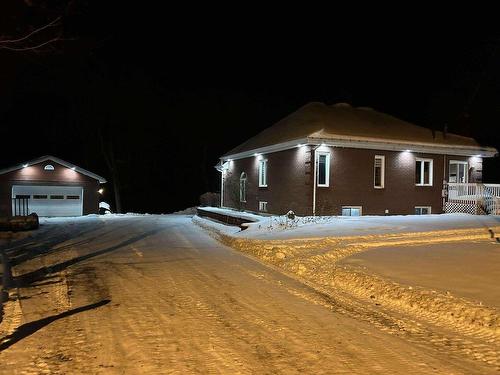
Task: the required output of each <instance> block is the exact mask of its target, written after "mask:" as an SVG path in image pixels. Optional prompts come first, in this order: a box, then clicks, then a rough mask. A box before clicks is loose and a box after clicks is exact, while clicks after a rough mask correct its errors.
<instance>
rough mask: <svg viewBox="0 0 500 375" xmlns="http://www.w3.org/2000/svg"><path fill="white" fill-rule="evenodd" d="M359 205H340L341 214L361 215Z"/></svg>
mask: <svg viewBox="0 0 500 375" xmlns="http://www.w3.org/2000/svg"><path fill="white" fill-rule="evenodd" d="M362 210H363V208H362V207H361V206H342V216H361V214H362Z"/></svg>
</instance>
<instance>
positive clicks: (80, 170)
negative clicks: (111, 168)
mask: <svg viewBox="0 0 500 375" xmlns="http://www.w3.org/2000/svg"><path fill="white" fill-rule="evenodd" d="M47 160H50V161H54V162H56V163H58V164H61V165H64V166H65V167H67V168H71V169H74V170H75V171H76V172H78V173H81V174H84V175H86V176H89V177H92V178H95V179H96V180H98V181H99V182H100V183H101V184H104V183H106V182H107V181H106V179H105V178H104V177H101V176H99V175H97V174H95V173H92V172H89V171H87V170H86V169H83V168H80V167H79V166H77V165H75V164H72V163H68V162H67V161H64V160H62V159H59V158H57V157H55V156H51V155H45V156H41V157H39V158H37V159H33V160H30V161H27V162H24V163H20V164H19V165H16V166H13V167H10V168H5V169H0V174H5V173H9V172H12V171H15V170H17V169H21V168H23V167H27V166H30V165H34V164H38V163H43V162H44V161H47Z"/></svg>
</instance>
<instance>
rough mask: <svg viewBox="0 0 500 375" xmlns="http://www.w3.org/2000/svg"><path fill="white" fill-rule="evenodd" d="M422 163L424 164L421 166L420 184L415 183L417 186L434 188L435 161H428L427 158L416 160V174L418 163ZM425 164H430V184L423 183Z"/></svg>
mask: <svg viewBox="0 0 500 375" xmlns="http://www.w3.org/2000/svg"><path fill="white" fill-rule="evenodd" d="M418 161H420V162H422V163H421V164H420V182H416V181H415V186H433V185H432V184H433V182H434V181H433V175H434V159H427V158H415V172H416V169H417V162H418ZM425 162H428V163H429V183H428V184H425V183H423V182H422V181H424V165H425Z"/></svg>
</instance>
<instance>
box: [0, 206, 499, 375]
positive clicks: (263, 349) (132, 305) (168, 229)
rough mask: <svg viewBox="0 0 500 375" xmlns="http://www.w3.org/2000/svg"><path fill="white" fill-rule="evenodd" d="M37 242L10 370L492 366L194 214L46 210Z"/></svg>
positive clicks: (10, 342) (15, 313)
mask: <svg viewBox="0 0 500 375" xmlns="http://www.w3.org/2000/svg"><path fill="white" fill-rule="evenodd" d="M34 243H35V245H36V244H40V246H42V244H43V246H45V247H46V248H48V249H50V251H49V252H48V253H46V255H44V256H39V257H36V258H34V259H32V260H29V261H27V262H25V263H22V264H20V265H19V266H18V267H17V268H16V269H15V271H16V272H17V273H18V275H23V274H24V275H28V273H29V272H30V274H29V277H25V278H22V279H21V280H23V281H24V282H25V283H26V287H24V288H21V289H20V294H21V299H20V300H19V301H18V302H16V303H14V302H11V303H9V305H8V306H7V308H6V315H5V319H4V321H3V322H2V324H0V373H2V374H17V373H34V374H38V373H70V374H80V373H82V374H91V373H103V374H170V373H176V374H189V373H200V374H210V373H227V374H239V373H243V374H268V373H287V374H293V373H303V374H321V373H328V374H331V373H346V374H352V373H363V374H368V373H369V374H371V373H382V374H388V373H412V374H417V373H454V374H455V373H464V374H465V373H489V372H492V371H493V370H494V369H493V368H491V367H485V366H486V365H485V364H482V363H481V362H475V361H471V360H469V359H466V358H463V356H461V355H460V354H459V352H455V351H454V350H453V348H449V350H448V349H447V348H446V347H444V346H433V345H432V344H429V345H426V343H425V341H424V339H423V338H418V337H416V336H411V335H410V333H408V332H404V330H402V329H401V328H400V327H399V326H397V325H396V324H395V323H394V322H395V321H397V320H398V317H396V318H394V320H391V319H390V318H389V317H386V316H383V315H382V314H378V313H377V312H376V310H375V308H373V307H371V308H369V307H366V309H365V308H364V307H363V305H362V304H360V303H356V302H355V301H352V302H350V301H349V300H348V299H340V300H336V299H332V298H330V297H327V296H325V295H324V294H322V293H321V292H318V291H316V290H314V289H312V288H310V287H308V286H306V285H304V284H302V283H300V282H298V281H296V280H294V279H292V278H290V277H288V276H285V275H283V274H282V273H280V272H278V271H276V270H274V269H271V268H269V267H268V266H265V265H263V264H261V263H259V262H257V261H256V260H253V259H251V258H248V257H247V256H245V255H243V254H241V253H238V252H236V251H234V250H232V249H229V248H227V247H225V246H223V245H221V244H220V243H218V242H216V241H215V240H213V239H212V238H211V237H209V236H208V235H207V234H206V233H205V232H204V231H203V230H202V229H200V228H199V227H197V226H195V225H194V224H193V223H192V222H191V219H190V218H188V217H185V216H170V215H166V216H137V217H134V216H131V217H130V216H124V217H108V218H102V217H101V218H99V217H93V218H92V217H91V218H83V219H70V220H64V221H58V220H52V221H51V220H47V221H46V222H45V225H44V227H43V228H42V232H41V234H40V238H38V239H37V240H36V241H34ZM32 245H33V243H32ZM49 266H51V268H47V267H49ZM44 267H45V268H44ZM37 270H38V272H37ZM40 270H42V271H43V272H41V271H40ZM33 271H35V272H33ZM50 272H52V273H50ZM21 312H22V313H23V315H21ZM20 324H25V325H24V326H22V327H21V329H18V330H17V331H14V332H13V333H12V334H11V335H10V336H9V337H8V339H7V340H6V339H5V337H6V335H7V334H8V333H11V332H12V331H13V330H14V329H15V328H16V327H17V326H19V325H20ZM400 330H401V331H402V333H401V334H400V333H398V331H400ZM2 332H3V333H2ZM2 338H3V340H2Z"/></svg>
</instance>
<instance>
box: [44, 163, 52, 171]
mask: <svg viewBox="0 0 500 375" xmlns="http://www.w3.org/2000/svg"><path fill="white" fill-rule="evenodd" d="M43 169H45V170H46V171H53V170H54V166H53V165H52V164H47V165H46V166H45V167H44V168H43Z"/></svg>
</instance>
